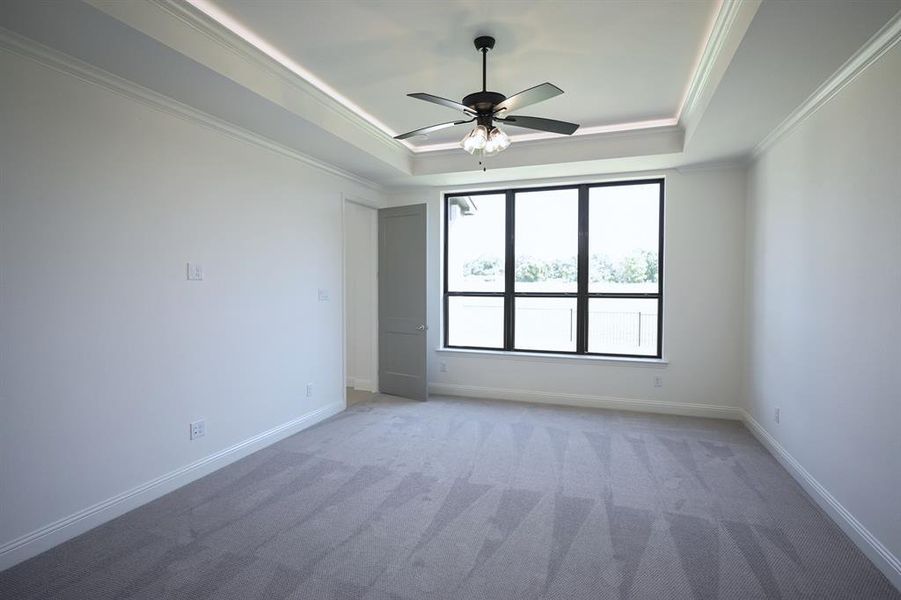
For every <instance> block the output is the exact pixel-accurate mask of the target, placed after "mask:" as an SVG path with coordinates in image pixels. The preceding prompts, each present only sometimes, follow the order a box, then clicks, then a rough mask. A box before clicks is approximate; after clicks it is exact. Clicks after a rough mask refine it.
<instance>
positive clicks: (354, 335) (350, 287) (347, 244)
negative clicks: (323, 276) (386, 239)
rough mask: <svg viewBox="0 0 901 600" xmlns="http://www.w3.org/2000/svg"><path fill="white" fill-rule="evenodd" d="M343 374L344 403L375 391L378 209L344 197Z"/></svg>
mask: <svg viewBox="0 0 901 600" xmlns="http://www.w3.org/2000/svg"><path fill="white" fill-rule="evenodd" d="M344 323H345V327H344V332H345V340H344V343H345V353H344V362H345V365H344V373H345V386H346V399H347V405H348V406H351V405H353V404H358V403H360V402H365V401H367V400H369V399H370V398H371V396H372V394H374V393H376V392H377V391H378V211H377V210H376V209H375V208H373V207H371V206H367V205H366V204H364V203H362V202H357V201H354V200H351V199H348V198H345V199H344Z"/></svg>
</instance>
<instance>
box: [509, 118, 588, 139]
mask: <svg viewBox="0 0 901 600" xmlns="http://www.w3.org/2000/svg"><path fill="white" fill-rule="evenodd" d="M495 119H497V120H498V121H502V122H504V123H506V124H507V125H513V126H514V127H524V128H526V129H537V130H538V131H550V132H551V133H562V134H565V135H572V134H573V132H575V130H576V129H578V128H579V126H578V125H576V124H575V123H567V122H566V121H557V120H554V119H542V118H541V117H520V116H519V115H516V116H510V117H504V118H502V119H499V118H497V117H495Z"/></svg>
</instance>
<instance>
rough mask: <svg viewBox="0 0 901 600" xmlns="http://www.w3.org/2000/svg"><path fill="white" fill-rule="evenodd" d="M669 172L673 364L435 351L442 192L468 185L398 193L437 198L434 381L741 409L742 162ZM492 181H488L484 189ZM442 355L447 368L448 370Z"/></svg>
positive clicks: (550, 395)
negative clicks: (660, 381)
mask: <svg viewBox="0 0 901 600" xmlns="http://www.w3.org/2000/svg"><path fill="white" fill-rule="evenodd" d="M647 175H648V176H651V175H660V173H653V174H647ZM663 175H664V176H665V177H666V205H665V206H666V215H665V218H666V226H665V238H666V240H665V250H664V252H665V255H664V358H665V359H666V360H667V361H668V363H669V364H667V365H653V364H652V365H648V364H644V363H641V364H636V363H625V362H622V361H620V362H615V361H600V360H592V359H573V358H568V357H567V358H533V357H528V358H527V357H525V356H522V355H518V356H509V355H506V356H503V355H502V356H485V355H478V354H472V353H470V354H465V353H459V352H449V351H435V349H437V348H439V347H440V345H441V330H442V328H441V321H440V317H441V315H440V309H441V283H440V281H441V273H440V266H439V265H441V244H442V241H441V240H442V233H441V230H440V228H441V194H442V193H443V192H445V191H457V190H458V189H462V188H456V189H455V188H448V189H447V190H442V189H437V188H429V189H418V190H412V191H407V190H402V189H401V190H395V191H393V192H390V193H389V194H388V202H389V203H390V204H393V205H402V204H414V203H423V202H425V203H428V205H429V266H430V271H429V295H428V301H429V348H430V349H431V350H430V354H429V360H430V364H429V381H430V382H431V387H432V389H433V391H435V392H439V393H456V394H461V395H471V396H485V397H502V398H511V399H522V400H535V401H548V402H558V403H567V404H584V405H595V406H621V407H624V408H626V407H627V408H636V409H652V410H662V411H667V412H681V413H688V414H702V415H710V416H727V417H732V418H737V417H738V415H739V411H738V410H737V407H738V405H739V388H740V385H739V382H740V373H741V339H740V336H741V330H742V315H743V311H744V307H743V280H744V279H743V278H744V271H743V269H744V258H743V257H744V211H745V207H744V191H745V176H744V171H743V170H741V169H723V170H711V171H695V172H689V173H685V174H682V173H678V172H676V171H669V172H665V173H663ZM488 176H490V172H488ZM642 176H644V174H643V175H642ZM628 177H631V178H635V177H636V175H635V174H631V175H629V176H628ZM622 178H624V177H619V179H622ZM600 179H601V178H598V180H600ZM603 179H605V180H611V179H612V180H615V179H617V177H610V176H605V177H604V178H603ZM532 183H533V182H529V184H528V185H532ZM534 183H538V182H534ZM541 183H545V182H541ZM490 187H492V185H491V184H490V183H486V184H485V186H484V187H483V188H482V189H487V188H490ZM494 187H497V186H494ZM467 189H470V190H473V189H479V186H472V187H469V188H467ZM441 363H445V365H446V367H447V371H446V372H442V371H441V368H440V367H441ZM658 375H660V376H663V378H664V385H663V387H662V388H655V387H654V377H655V376H658ZM632 401H637V402H632Z"/></svg>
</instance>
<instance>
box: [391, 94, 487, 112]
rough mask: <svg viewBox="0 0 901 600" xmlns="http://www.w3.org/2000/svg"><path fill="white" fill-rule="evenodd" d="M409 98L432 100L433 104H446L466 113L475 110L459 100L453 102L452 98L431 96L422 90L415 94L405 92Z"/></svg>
mask: <svg viewBox="0 0 901 600" xmlns="http://www.w3.org/2000/svg"><path fill="white" fill-rule="evenodd" d="M407 95H408V96H409V97H410V98H416V99H417V100H425V101H426V102H432V103H434V104H440V105H441V106H446V107H448V108H453V109H454V110H462V111H463V112H465V113H468V114H471V115H472V114H475V112H474V111H473V110H472V109H471V108H469V107H468V106H466V105H465V104H461V103H459V102H454V101H453V100H448V99H447V98H442V97H441V96H433V95H432V94H426V93H424V92H417V93H416V94H407Z"/></svg>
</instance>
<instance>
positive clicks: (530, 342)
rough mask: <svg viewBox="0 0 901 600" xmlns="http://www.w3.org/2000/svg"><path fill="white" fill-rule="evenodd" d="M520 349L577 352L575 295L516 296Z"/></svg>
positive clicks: (516, 334)
mask: <svg viewBox="0 0 901 600" xmlns="http://www.w3.org/2000/svg"><path fill="white" fill-rule="evenodd" d="M515 302H516V314H515V316H514V318H515V320H516V331H515V336H516V337H515V343H516V348H517V349H519V350H560V351H565V352H575V351H576V299H575V298H516V300H515Z"/></svg>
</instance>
